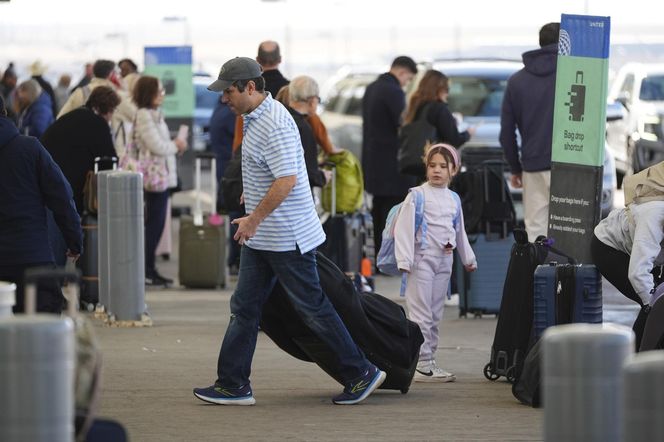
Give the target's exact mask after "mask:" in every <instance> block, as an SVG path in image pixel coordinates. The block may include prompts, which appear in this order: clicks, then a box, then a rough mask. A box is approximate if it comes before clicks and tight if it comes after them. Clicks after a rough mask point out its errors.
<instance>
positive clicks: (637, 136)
mask: <svg viewBox="0 0 664 442" xmlns="http://www.w3.org/2000/svg"><path fill="white" fill-rule="evenodd" d="M609 103H610V104H609V109H608V111H607V116H608V118H607V120H608V122H607V126H606V140H607V142H608V144H609V148H610V149H611V152H612V153H613V155H614V157H615V159H616V166H617V169H618V172H619V175H620V179H621V180H622V177H623V176H624V175H625V174H630V173H633V172H638V171H639V170H642V169H644V168H646V167H648V166H649V165H651V164H654V163H657V162H659V161H662V160H664V65H662V64H642V63H628V64H626V65H624V66H623V67H622V68H621V69H620V71H619V72H618V75H617V76H616V79H615V80H614V82H613V84H612V86H611V90H610V92H609Z"/></svg>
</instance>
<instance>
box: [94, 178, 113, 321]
mask: <svg viewBox="0 0 664 442" xmlns="http://www.w3.org/2000/svg"><path fill="white" fill-rule="evenodd" d="M111 173H113V171H112V170H102V171H100V172H99V173H98V174H97V204H98V206H99V207H98V208H97V235H98V236H97V244H98V246H97V258H98V260H97V266H98V267H97V268H98V276H99V304H101V305H102V306H103V307H104V309H105V310H106V311H107V312H108V311H109V310H110V307H111V305H110V303H111V299H110V298H111V295H110V288H109V280H110V273H109V272H110V269H109V259H108V258H109V257H108V251H109V248H110V245H109V239H108V175H109V174H111Z"/></svg>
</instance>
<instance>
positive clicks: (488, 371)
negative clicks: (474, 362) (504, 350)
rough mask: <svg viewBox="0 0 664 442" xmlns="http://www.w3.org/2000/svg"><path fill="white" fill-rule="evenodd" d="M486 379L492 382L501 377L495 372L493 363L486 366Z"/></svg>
mask: <svg viewBox="0 0 664 442" xmlns="http://www.w3.org/2000/svg"><path fill="white" fill-rule="evenodd" d="M484 377H485V378H487V379H488V380H490V381H495V380H496V379H498V378H499V377H500V375H498V374H497V373H495V372H494V371H493V365H491V362H489V363H488V364H486V365H485V366H484Z"/></svg>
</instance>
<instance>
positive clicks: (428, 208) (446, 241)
mask: <svg viewBox="0 0 664 442" xmlns="http://www.w3.org/2000/svg"><path fill="white" fill-rule="evenodd" d="M425 164H426V177H427V182H426V183H424V184H422V185H421V186H418V187H414V188H412V189H410V192H409V193H408V196H406V199H405V200H404V203H403V205H402V206H401V209H400V211H399V214H398V217H397V219H396V223H395V229H394V232H395V233H394V239H395V255H396V259H397V265H398V267H399V269H400V270H401V271H403V272H406V273H407V276H406V289H405V296H406V305H407V307H408V317H409V318H410V320H411V321H414V322H415V323H417V324H418V325H419V326H420V329H421V330H422V335H423V336H424V343H423V344H422V346H421V347H420V355H419V362H418V364H417V370H416V372H415V377H414V380H415V381H420V382H452V381H454V380H455V379H456V376H455V375H454V374H453V373H449V372H447V371H446V370H443V369H442V368H440V367H438V366H437V365H436V359H435V357H436V349H437V347H438V337H439V333H438V326H439V323H440V320H441V319H442V317H443V308H444V301H445V296H446V295H447V291H448V285H449V283H450V276H451V274H452V259H453V258H452V257H453V251H454V249H455V248H456V249H457V252H458V254H459V257H460V258H461V262H462V263H463V265H464V267H465V269H466V271H468V272H472V271H474V270H475V269H476V268H477V260H476V258H475V254H474V253H473V250H472V248H471V247H470V243H469V242H468V237H467V236H466V231H465V229H464V222H463V212H462V210H461V202H460V199H459V196H458V195H457V194H456V193H455V192H453V191H452V190H450V189H448V185H449V183H450V181H451V180H452V178H453V177H454V175H456V174H457V172H458V171H459V164H460V163H459V155H458V153H457V151H456V149H455V148H454V147H452V146H450V145H448V144H442V143H441V144H435V145H433V146H431V147H430V148H429V150H428V151H427V153H426V156H425ZM416 193H419V194H420V195H422V196H423V198H422V199H421V200H422V201H423V215H422V218H421V223H420V222H418V224H420V225H419V228H418V229H417V231H416V229H415V225H416V209H417V202H416V201H417V198H418V197H417V196H416Z"/></svg>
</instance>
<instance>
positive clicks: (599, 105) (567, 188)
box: [548, 14, 611, 263]
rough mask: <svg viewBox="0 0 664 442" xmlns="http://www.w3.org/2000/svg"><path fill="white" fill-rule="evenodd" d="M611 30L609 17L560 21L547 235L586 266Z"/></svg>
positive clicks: (597, 196)
mask: <svg viewBox="0 0 664 442" xmlns="http://www.w3.org/2000/svg"><path fill="white" fill-rule="evenodd" d="M610 27H611V21H610V18H609V17H594V16H586V15H567V14H563V15H562V17H561V21H560V38H559V42H558V65H557V70H556V95H555V97H556V98H555V107H554V117H553V146H552V151H551V160H552V166H551V197H550V204H549V231H548V235H549V236H550V237H552V238H553V239H554V240H555V242H556V247H557V248H559V249H561V250H563V251H565V252H567V253H568V254H570V255H572V256H573V257H574V258H576V259H577V260H578V261H579V262H586V263H587V262H590V242H591V240H592V235H593V229H594V227H595V225H597V223H598V222H599V215H600V209H601V207H600V204H601V193H602V164H603V161H604V143H605V130H606V95H607V88H608V67H609V34H610Z"/></svg>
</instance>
